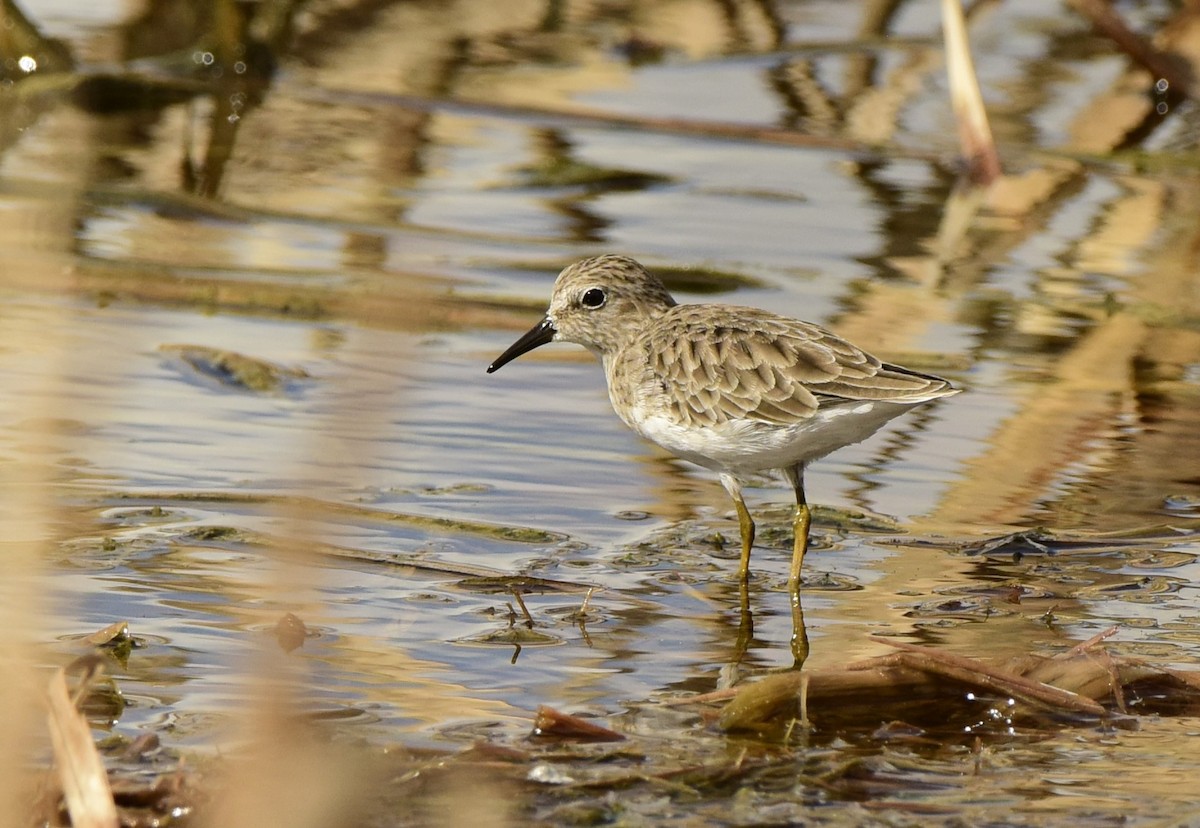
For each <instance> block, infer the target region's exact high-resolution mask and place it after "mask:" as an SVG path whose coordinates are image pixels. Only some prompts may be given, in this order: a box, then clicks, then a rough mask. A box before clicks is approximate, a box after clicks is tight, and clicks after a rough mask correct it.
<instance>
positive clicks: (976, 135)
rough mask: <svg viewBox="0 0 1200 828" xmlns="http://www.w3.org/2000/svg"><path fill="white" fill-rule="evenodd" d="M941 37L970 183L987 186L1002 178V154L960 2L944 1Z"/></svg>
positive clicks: (952, 102) (951, 101)
mask: <svg viewBox="0 0 1200 828" xmlns="http://www.w3.org/2000/svg"><path fill="white" fill-rule="evenodd" d="M942 36H943V37H944V39H945V41H946V72H947V74H948V76H949V78H950V103H951V105H952V106H953V108H954V118H955V120H956V121H957V122H958V140H959V144H960V145H961V147H962V153H963V158H964V160H965V161H966V163H967V174H968V176H969V177H970V179H971V181H973V182H974V183H976V184H980V185H983V186H986V185H988V184H991V183H992V182H993V181H995V180H996V179H998V178H999V177H1000V175H1001V170H1000V155H999V154H998V153H997V152H996V142H995V140H994V139H993V138H992V128H991V125H990V124H989V123H988V117H987V110H985V109H984V107H983V96H982V95H981V94H980V92H979V79H978V78H977V77H976V75H975V63H974V62H973V61H972V60H971V45H970V42H969V41H968V40H967V24H966V21H965V20H964V19H963V10H962V4H961V3H960V2H959V0H942Z"/></svg>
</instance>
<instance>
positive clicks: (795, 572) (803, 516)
mask: <svg viewBox="0 0 1200 828" xmlns="http://www.w3.org/2000/svg"><path fill="white" fill-rule="evenodd" d="M811 523H812V513H811V512H810V511H809V509H808V504H807V503H797V504H796V511H795V512H794V513H793V514H792V532H793V533H794V535H795V539H794V540H793V541H792V572H791V575H790V576H789V577H788V591H789V592H791V593H792V594H793V595H795V594H797V593H798V592H799V591H800V569H801V567H803V566H804V553H805V552H806V551H808V527H809V524H811Z"/></svg>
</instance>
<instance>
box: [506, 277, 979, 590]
mask: <svg viewBox="0 0 1200 828" xmlns="http://www.w3.org/2000/svg"><path fill="white" fill-rule="evenodd" d="M547 342H574V343H576V344H578V345H582V346H584V347H585V348H587V349H588V350H590V351H591V352H592V353H594V354H595V355H596V356H598V357H599V358H600V360H601V361H602V362H603V363H604V373H605V376H606V377H607V378H608V395H609V399H610V400H611V401H612V407H613V409H614V410H615V411H616V412H617V414H618V415H619V416H620V417H621V419H622V420H624V421H625V424H626V425H628V426H629V427H630V428H632V429H633V430H634V431H636V432H637V433H638V434H640V435H642V436H643V437H645V438H646V439H648V440H650V441H652V442H654V443H657V444H658V445H660V446H662V447H663V448H665V449H666V450H667V451H669V452H671V453H672V454H674V455H675V456H677V457H681V458H683V459H684V460H690V461H691V462H693V463H696V464H698V465H701V466H704V467H706V468H709V469H713V470H714V471H716V472H718V473H719V474H720V476H721V483H722V484H723V485H724V486H725V490H726V491H727V492H729V496H730V497H732V498H733V504H734V506H735V507H736V508H737V515H738V526H739V528H740V530H741V536H742V556H741V565H740V567H739V569H738V575H739V577H740V578H741V580H742V582H743V583H744V582H745V581H746V579H747V578H748V576H749V572H750V549H751V547H752V546H753V545H754V520H753V519H752V518H751V517H750V512H749V510H747V508H746V502H745V500H743V498H742V484H741V482H740V480H739V479H738V475H739V474H743V473H747V472H761V471H767V470H777V471H778V472H779V473H780V474H782V475H783V477H784V479H785V480H787V482H788V483H790V484H791V486H792V489H793V491H795V493H796V508H795V511H794V513H793V519H792V528H793V531H794V533H795V535H794V546H793V552H792V566H791V574H790V577H789V579H788V589H789V590H790V592H791V593H792V595H794V596H797V595H798V592H799V589H800V570H801V567H802V566H803V564H804V552H805V550H806V549H807V548H808V527H809V522H810V519H811V517H810V512H809V508H808V501H807V500H806V499H805V496H804V469H805V468H806V467H807V466H808V464H809V463H811V462H813V461H814V460H817V459H819V458H821V457H824V456H825V455H827V454H829V453H830V452H833V451H836V450H837V449H839V448H841V447H842V446H848V445H851V444H852V443H857V442H859V441H861V440H864V439H866V438H867V437H869V436H870V435H871V434H873V433H875V432H876V431H877V430H878V429H879V428H880V427H881V426H882V425H883V424H884V423H886V422H887V421H888V420H890V419H892V418H893V417H896V416H898V415H900V414H903V413H904V412H905V411H907V410H908V409H910V408H912V407H913V406H916V405H920V404H921V403H924V402H928V401H929V400H935V399H937V398H938V397H945V396H948V395H950V394H956V393H958V389H956V388H954V387H952V386H951V385H950V383H949V382H948V381H947V380H944V379H942V378H941V377H935V376H933V375H931V374H923V373H921V372H919V371H913V370H911V369H909V368H903V367H901V366H899V365H891V364H889V363H886V362H882V361H880V360H879V359H876V358H875V357H873V356H871V355H870V354H868V353H867V352H866V351H863V350H862V349H861V348H859V347H857V346H855V345H852V344H851V343H849V342H847V341H846V340H844V339H842V338H841V337H840V336H838V335H837V334H834V333H832V332H830V331H827V330H825V329H824V328H822V327H820V326H819V325H814V324H812V323H811V322H801V321H800V320H798V319H789V318H787V317H784V316H778V315H776V314H773V313H770V312H768V311H765V310H759V309H758V308H747V307H736V306H733V305H680V304H677V303H676V302H675V300H674V299H673V298H672V297H671V294H670V293H668V292H667V289H666V287H664V286H663V283H662V282H661V281H659V280H658V278H657V277H655V276H653V275H651V274H650V273H648V272H647V271H646V269H645V268H643V267H642V266H641V265H640V264H638V263H637V262H635V261H634V260H633V259H630V258H626V257H624V256H597V257H595V258H591V259H584V260H583V261H580V262H576V263H575V264H573V265H570V266H569V267H567V268H566V269H565V270H563V271H562V273H560V274H559V276H558V279H557V280H556V281H555V283H554V292H553V295H552V296H551V298H550V308H549V310H547V312H546V316H545V318H544V319H542V321H541V322H539V323H538V324H537V325H535V326H534V327H533V329H532V330H530V331H529V332H528V333H527V334H525V335H524V336H522V337H521V338H520V339H518V340H517V341H516V342H514V343H513V344H512V345H511V346H510V347H509V349H508V350H506V351H505V352H504V353H502V354H501V355H500V356H499V357H497V358H496V361H495V362H493V363H492V364H491V365H489V366H488V369H487V370H488V373H489V374H490V373H492V372H493V371H496V370H497V369H499V368H500V367H502V366H503V365H505V364H506V363H508V362H510V361H511V360H513V359H516V358H517V357H519V356H520V355H521V354H524V353H527V352H529V351H532V350H533V349H534V348H537V347H539V346H541V345H545V344H546V343H547ZM797 600H798V599H797Z"/></svg>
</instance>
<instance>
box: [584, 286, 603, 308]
mask: <svg viewBox="0 0 1200 828" xmlns="http://www.w3.org/2000/svg"><path fill="white" fill-rule="evenodd" d="M607 299H608V296H607V295H605V293H604V291H603V290H601V289H600V288H588V289H587V290H585V291H584V292H583V296H582V297H581V298H580V299H579V301H580V302H582V303H583V306H584V307H585V308H591V309H592V310H595V309H596V308H598V307H600V306H601V305H603V304H604V303H605V301H606V300H607Z"/></svg>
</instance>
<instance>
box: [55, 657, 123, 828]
mask: <svg viewBox="0 0 1200 828" xmlns="http://www.w3.org/2000/svg"><path fill="white" fill-rule="evenodd" d="M46 695H47V701H48V704H49V710H48V712H47V713H46V720H47V722H48V724H49V727H50V740H51V742H52V744H53V745H54V760H55V763H56V764H57V766H58V778H59V781H60V782H61V783H62V788H63V798H64V799H65V800H66V804H67V813H69V814H70V815H71V825H72V826H74V828H116V826H117V825H118V818H117V806H116V804H115V803H114V802H113V795H112V789H111V788H110V787H109V785H108V773H107V772H106V771H105V770H104V762H103V760H101V758H100V754H99V752H98V751H97V750H96V744H95V742H94V741H93V740H92V729H91V728H90V727H89V726H88V723H87V719H85V718H84V717H83V714H82V713H80V712H79V711H78V710H76V709H75V705H74V704H72V702H71V697H70V694H69V693H68V692H67V679H66V673H65V672H64V671H63V670H62V669H59V670H57V671H55V673H54V677H53V678H51V679H50V686H49V688H48V690H47V694H46Z"/></svg>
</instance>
